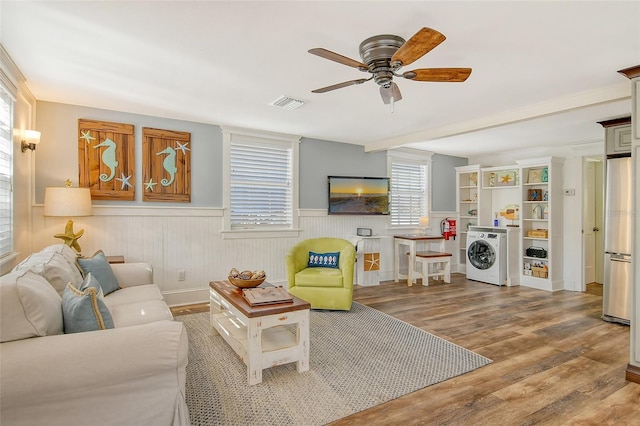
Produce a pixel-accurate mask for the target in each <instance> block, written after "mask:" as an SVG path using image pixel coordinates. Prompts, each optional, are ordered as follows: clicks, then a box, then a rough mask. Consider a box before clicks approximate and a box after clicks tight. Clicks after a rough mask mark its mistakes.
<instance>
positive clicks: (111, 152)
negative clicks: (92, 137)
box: [93, 138, 118, 182]
mask: <svg viewBox="0 0 640 426" xmlns="http://www.w3.org/2000/svg"><path fill="white" fill-rule="evenodd" d="M102 146H106V147H107V148H106V149H105V150H104V151H102V163H103V164H104V165H105V166H107V167H108V168H109V170H110V174H109V176H107V174H106V173H102V174H101V175H100V180H101V181H103V182H109V181H110V180H111V179H113V177H114V176H115V175H116V167H118V162H117V161H116V143H115V142H114V141H112V140H111V139H109V138H107V139H105V140H104V141H102V142H101V143H99V144H98V145H95V146H94V147H93V148H94V149H95V148H100V147H102Z"/></svg>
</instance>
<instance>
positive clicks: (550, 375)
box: [174, 274, 640, 426]
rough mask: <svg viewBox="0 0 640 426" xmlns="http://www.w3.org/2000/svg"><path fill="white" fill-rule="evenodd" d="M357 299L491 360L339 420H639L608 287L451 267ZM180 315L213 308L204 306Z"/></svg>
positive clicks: (357, 293) (623, 329) (623, 336)
mask: <svg viewBox="0 0 640 426" xmlns="http://www.w3.org/2000/svg"><path fill="white" fill-rule="evenodd" d="M354 300H355V301H357V302H360V303H363V304H365V305H368V306H371V307H373V308H375V309H378V310H380V311H382V312H385V313H387V314H389V315H392V316H394V317H396V318H398V319H400V320H402V321H405V322H408V323H410V324H413V325H414V326H416V327H419V328H422V329H423V330H426V331H428V332H430V333H432V334H435V335H437V336H440V337H442V338H444V339H446V340H448V341H450V342H453V343H456V344H458V345H460V346H463V347H465V348H467V349H470V350H473V351H475V352H477V353H479V354H482V355H484V356H486V357H487V358H490V359H492V360H493V363H492V364H490V365H488V366H486V367H483V368H480V369H478V370H475V371H473V372H470V373H467V374H464V375H462V376H459V377H456V378H453V379H450V380H447V381H445V382H442V383H439V384H436V385H433V386H430V387H427V388H424V389H421V390H419V391H416V392H413V393H411V394H408V395H405V396H403V397H400V398H398V399H395V400H393V401H389V402H387V403H384V404H381V405H378V406H376V407H373V408H370V409H368V410H365V411H362V412H360V413H356V414H353V415H352V416H349V417H345V418H343V419H340V420H338V421H336V422H334V423H332V425H334V426H338V425H390V424H393V425H395V424H402V425H403V426H405V425H603V424H608V425H640V385H639V384H636V383H632V382H627V381H625V368H626V366H627V363H628V362H629V327H627V326H623V325H618V324H611V323H608V322H605V321H602V319H601V318H600V315H601V313H602V287H601V286H600V285H597V284H592V285H589V286H588V289H587V292H585V293H574V292H564V291H561V292H556V293H549V292H545V291H540V290H534V289H530V288H526V287H497V286H494V285H491V284H484V283H478V282H474V281H467V280H466V277H465V276H464V275H462V274H452V282H451V283H450V284H443V283H442V281H436V282H435V284H434V283H432V284H431V285H430V286H429V287H423V286H421V285H414V286H412V287H408V286H407V285H406V282H400V283H393V282H387V283H383V284H381V285H379V286H373V287H359V286H356V288H355V289H354ZM188 309H191V312H185V311H186V309H184V308H182V309H175V310H174V314H180V313H181V312H185V313H193V312H194V309H200V310H206V309H207V305H206V304H203V305H200V306H194V307H189V308H188Z"/></svg>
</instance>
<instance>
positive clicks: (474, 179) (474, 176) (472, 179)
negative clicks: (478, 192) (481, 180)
mask: <svg viewBox="0 0 640 426" xmlns="http://www.w3.org/2000/svg"><path fill="white" fill-rule="evenodd" d="M469 185H470V186H477V185H478V173H477V172H474V173H471V174H469Z"/></svg>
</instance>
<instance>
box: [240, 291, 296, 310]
mask: <svg viewBox="0 0 640 426" xmlns="http://www.w3.org/2000/svg"><path fill="white" fill-rule="evenodd" d="M242 296H243V297H244V298H245V300H246V301H247V302H248V303H249V305H251V306H259V305H272V304H275V303H293V296H292V295H290V294H289V293H287V290H285V289H284V288H283V287H256V288H245V289H243V290H242Z"/></svg>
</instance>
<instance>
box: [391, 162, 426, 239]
mask: <svg viewBox="0 0 640 426" xmlns="http://www.w3.org/2000/svg"><path fill="white" fill-rule="evenodd" d="M388 158H389V168H390V175H391V226H395V227H403V226H404V227H416V226H419V224H420V217H421V216H428V213H429V190H428V189H429V182H428V176H429V166H430V163H431V153H425V152H424V151H418V152H415V151H408V150H402V151H400V150H398V151H390V152H389V157H388Z"/></svg>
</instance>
